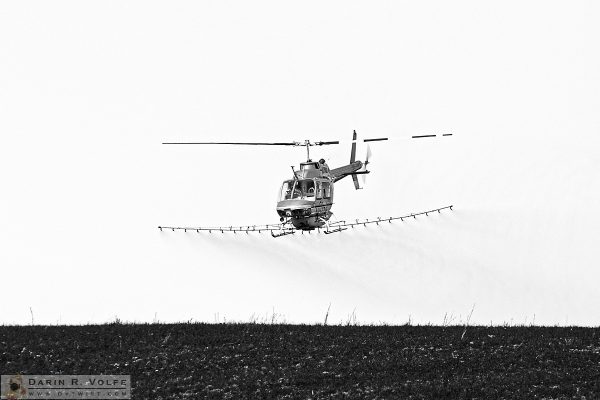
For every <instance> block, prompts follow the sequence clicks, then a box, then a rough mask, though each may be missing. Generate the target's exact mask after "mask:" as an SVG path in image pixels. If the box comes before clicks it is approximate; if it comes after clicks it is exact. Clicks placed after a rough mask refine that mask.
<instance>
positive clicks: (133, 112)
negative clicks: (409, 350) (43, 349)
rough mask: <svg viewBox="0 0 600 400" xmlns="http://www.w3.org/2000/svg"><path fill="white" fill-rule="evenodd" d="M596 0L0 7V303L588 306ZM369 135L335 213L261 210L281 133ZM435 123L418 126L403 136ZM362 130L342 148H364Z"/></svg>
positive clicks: (287, 152)
mask: <svg viewBox="0 0 600 400" xmlns="http://www.w3.org/2000/svg"><path fill="white" fill-rule="evenodd" d="M598 21H600V4H599V3H598V2H594V1H570V2H564V1H525V2H524V1H502V2H481V1H452V2H448V1H427V2H415V1H376V2H372V1H370V2H366V1H364V2H357V1H326V2H323V1H307V2H300V3H299V2H282V1H272V2H241V1H240V2H234V1H201V2H196V1H194V2H192V1H189V2H185V1H179V2H166V1H165V2H155V1H154V2H152V1H128V2H121V1H114V2H108V1H96V2H79V1H71V2H64V1H63V2H19V1H12V2H11V1H5V2H1V3H0V135H1V138H2V141H1V144H0V169H1V171H2V189H1V194H2V195H1V197H0V222H1V224H0V226H1V227H0V268H1V272H2V276H3V279H2V289H1V293H2V297H3V299H4V300H3V301H2V302H0V323H5V324H8V323H21V324H26V323H30V322H31V317H32V316H31V312H30V308H31V311H33V316H34V320H35V322H36V323H50V324H55V323H88V322H93V323H102V322H107V321H111V320H113V319H114V318H115V317H118V318H120V319H122V320H126V321H153V320H155V319H157V320H160V321H178V320H190V319H193V320H196V321H214V320H215V319H216V318H218V319H219V320H221V321H222V320H223V319H226V320H238V321H248V320H251V319H256V318H258V319H265V318H268V319H269V320H270V318H271V315H272V314H273V313H275V314H277V318H278V319H279V320H284V319H285V320H286V321H288V322H299V323H312V322H321V321H322V320H323V318H324V316H325V313H326V311H327V308H328V306H329V304H331V311H330V316H329V320H330V321H331V322H340V321H342V322H346V320H347V319H348V316H349V315H350V314H352V313H353V312H355V314H356V318H357V319H358V321H359V322H361V323H379V322H386V323H405V322H407V321H408V320H409V318H410V320H411V321H412V322H413V323H428V322H431V323H442V322H443V319H444V315H447V318H448V319H452V320H453V321H454V322H460V321H462V320H464V319H465V316H466V315H467V314H468V313H469V312H470V311H471V309H472V307H473V306H474V305H475V309H474V312H473V317H472V322H475V323H482V324H489V323H490V322H491V323H495V324H502V323H515V324H521V323H527V324H529V323H531V322H533V321H534V320H535V323H536V324H560V325H565V324H583V325H598V324H600V312H599V311H598V310H599V308H600V307H599V306H600V291H599V290H598V288H597V286H598V282H599V281H600V269H599V267H600V264H599V261H598V260H599V259H600V246H599V244H598V241H599V238H600V234H599V230H600V211H599V210H598V209H597V208H596V206H597V205H598V196H599V195H600V179H599V178H600V172H599V171H600V155H599V153H600V151H599V150H600V146H599V145H600V139H599V137H600V113H599V112H598V110H600V52H599V50H598V49H600V24H598ZM353 129H356V130H357V132H358V134H359V137H362V138H365V137H380V136H387V137H389V138H390V140H389V141H388V142H380V143H375V144H373V145H372V150H373V153H374V156H373V160H372V161H373V162H372V164H371V168H370V169H371V170H372V174H371V175H369V177H368V180H367V183H366V185H365V189H364V190H361V191H355V190H354V188H353V185H352V182H351V180H348V179H347V180H343V181H341V182H339V183H338V184H336V187H335V188H336V194H335V205H334V208H333V211H334V214H335V216H336V218H338V219H346V220H349V219H354V218H373V217H388V216H397V215H404V214H407V213H411V212H417V211H423V210H428V209H431V208H437V207H442V206H446V205H450V204H453V205H454V206H455V210H454V211H453V212H444V213H442V214H439V215H433V216H430V217H427V218H425V217H423V218H418V219H417V220H411V221H406V222H403V223H400V222H398V223H395V224H391V225H390V224H388V225H385V226H380V227H377V226H369V227H368V228H362V229H355V230H349V231H345V232H343V233H341V234H334V235H327V236H325V235H314V234H313V235H310V236H309V235H301V234H296V235H290V236H286V237H283V238H279V239H273V238H271V237H270V236H269V235H266V234H262V235H235V236H234V235H232V234H229V235H220V234H219V235H215V234H213V235H207V234H198V233H195V232H194V233H189V232H188V233H183V232H160V231H159V230H158V229H157V226H158V225H191V226H194V225H220V224H222V225H231V224H233V225H236V224H238V225H241V224H264V223H273V222H277V221H278V216H277V214H276V211H275V206H276V198H277V192H278V190H279V187H280V185H281V182H282V181H283V180H284V179H289V178H290V177H291V171H290V165H297V164H298V163H299V162H302V161H304V160H305V151H304V150H303V149H301V148H299V149H295V148H269V147H264V148H257V147H240V148H232V147H201V146H189V147H179V146H163V145H161V142H162V141H178V140H191V141H209V140H226V141H302V140H304V139H311V140H341V141H342V143H341V144H340V145H338V146H330V147H323V148H317V149H316V150H314V153H313V154H314V158H316V159H318V158H321V157H323V158H325V159H327V160H328V163H329V165H330V166H331V167H336V166H340V165H343V164H346V163H347V162H348V161H349V157H350V142H349V140H350V139H351V134H352V130H353ZM433 133H453V134H454V136H452V137H450V138H438V139H434V140H425V139H424V140H422V141H415V140H412V141H411V140H410V139H409V137H410V136H411V135H415V134H433ZM365 151H366V149H365V148H364V147H362V146H361V147H360V148H359V150H358V156H359V158H360V159H363V158H364V154H365Z"/></svg>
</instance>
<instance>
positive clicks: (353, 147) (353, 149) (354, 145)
mask: <svg viewBox="0 0 600 400" xmlns="http://www.w3.org/2000/svg"><path fill="white" fill-rule="evenodd" d="M355 160H356V130H355V131H354V133H353V134H352V151H351V152H350V164H352V163H353V162H354V161H355Z"/></svg>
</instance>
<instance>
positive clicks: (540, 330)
mask: <svg viewBox="0 0 600 400" xmlns="http://www.w3.org/2000/svg"><path fill="white" fill-rule="evenodd" d="M463 331H464V327H432V326H398V327H388V326H303V325H264V324H217V325H210V324H176V325H163V324H158V325H127V324H110V325H90V326H71V327H65V326H49V327H41V326H33V327H11V326H4V327H0V372H1V373H2V374H15V373H22V374H39V375H42V374H45V375H50V374H121V375H131V379H132V388H133V390H132V392H133V398H134V399H184V398H191V399H195V398H215V399H220V398H361V399H363V398H364V399H374V398H386V399H391V398H403V399H405V398H414V399H432V398H435V399H439V398H479V399H490V398H520V399H532V398H540V399H542V398H546V399H550V398H552V399H558V398H561V399H562V398H587V399H597V398H600V329H598V328H556V327H554V328H547V327H508V328H504V327H491V328H490V327H469V328H468V329H467V331H466V334H465V335H464V338H463V339H462V340H461V336H462V334H463Z"/></svg>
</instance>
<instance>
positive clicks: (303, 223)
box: [158, 130, 453, 237]
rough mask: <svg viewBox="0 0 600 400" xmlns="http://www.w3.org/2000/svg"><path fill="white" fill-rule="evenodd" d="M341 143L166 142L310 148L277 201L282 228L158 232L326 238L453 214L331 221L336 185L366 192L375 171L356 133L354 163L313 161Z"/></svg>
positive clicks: (353, 134)
mask: <svg viewBox="0 0 600 400" xmlns="http://www.w3.org/2000/svg"><path fill="white" fill-rule="evenodd" d="M451 135H452V134H443V135H442V136H451ZM435 136H436V135H419V136H413V138H424V137H435ZM386 140H388V138H371V139H364V140H363V142H365V143H371V142H380V141H386ZM339 143H340V142H339V141H317V142H311V141H310V140H305V141H304V142H163V144H166V145H174V144H177V145H246V146H248V145H250V146H295V147H305V148H306V158H307V160H306V161H305V162H301V163H300V167H299V169H298V170H296V169H295V168H294V166H293V165H292V166H291V168H292V178H291V179H286V180H284V181H283V183H282V185H281V188H280V191H279V197H278V199H277V206H276V211H277V214H278V216H279V222H280V223H279V224H266V225H248V226H239V227H234V226H228V227H227V226H225V227H166V226H159V227H158V228H159V229H160V230H161V231H162V230H163V229H171V230H173V231H175V230H184V231H186V232H187V231H188V230H195V231H197V232H200V231H208V232H209V233H212V232H213V231H215V232H219V231H220V232H221V233H224V232H233V233H238V232H246V233H250V232H258V233H261V232H262V231H269V232H270V233H271V236H273V237H280V236H285V235H290V234H293V233H295V232H296V231H301V232H302V233H304V232H308V233H310V232H311V231H314V230H317V231H319V232H320V231H321V230H322V231H323V232H324V233H326V234H331V233H335V232H341V231H343V230H346V229H348V228H350V227H351V228H354V227H355V226H357V225H364V226H366V224H371V223H376V224H379V223H380V222H384V221H387V222H389V223H391V222H392V220H396V219H401V220H404V218H409V217H413V218H416V217H417V216H418V215H422V214H425V215H429V213H431V212H435V211H437V212H438V213H439V212H441V210H444V209H450V210H452V207H453V206H446V207H441V208H438V209H434V210H429V211H424V212H421V213H416V214H414V213H412V214H410V215H406V216H402V217H389V218H385V219H382V218H378V219H377V220H371V221H369V220H366V221H362V222H361V221H359V220H355V222H346V221H334V222H332V221H330V220H331V217H332V216H333V212H332V211H331V208H332V206H333V198H334V185H335V183H336V182H338V181H340V180H342V179H344V178H346V177H348V176H350V177H352V181H353V183H354V188H355V189H356V190H359V189H362V188H361V187H360V184H359V181H358V175H366V174H369V173H370V172H371V171H369V170H368V169H367V167H368V165H369V158H370V157H371V155H372V153H371V148H370V145H367V154H366V157H365V161H364V162H362V161H360V160H357V159H356V143H357V133H356V130H354V131H353V133H352V147H351V150H350V162H349V163H348V164H346V165H343V166H341V167H338V168H330V167H329V166H328V165H327V163H326V162H325V159H323V158H321V159H319V160H318V161H313V160H312V159H311V157H310V148H311V147H314V146H325V145H334V144H339Z"/></svg>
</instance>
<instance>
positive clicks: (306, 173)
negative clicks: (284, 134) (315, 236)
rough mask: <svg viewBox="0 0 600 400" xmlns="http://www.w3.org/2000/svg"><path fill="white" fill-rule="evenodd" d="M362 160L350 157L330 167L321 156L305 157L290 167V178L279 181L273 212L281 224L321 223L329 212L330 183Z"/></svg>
mask: <svg viewBox="0 0 600 400" xmlns="http://www.w3.org/2000/svg"><path fill="white" fill-rule="evenodd" d="M362 166H363V163H362V162H360V161H354V162H352V163H351V164H348V165H346V166H343V167H340V168H336V169H333V170H330V169H329V167H328V166H327V164H326V163H325V160H323V159H321V160H320V161H318V162H313V161H311V160H308V161H307V162H305V163H301V164H300V170H299V171H294V178H293V179H290V180H286V181H284V182H283V185H282V187H281V192H280V195H279V199H278V202H277V213H278V214H279V217H280V221H281V222H282V223H284V224H287V223H289V224H292V225H293V226H294V228H296V229H300V230H313V229H317V228H321V227H323V226H325V225H326V224H327V223H328V221H329V218H331V216H332V215H333V213H332V212H331V207H332V206H333V195H334V183H335V182H337V181H338V180H340V179H342V178H344V177H346V176H348V175H352V174H354V173H356V171H358V170H359V169H361V168H362Z"/></svg>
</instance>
